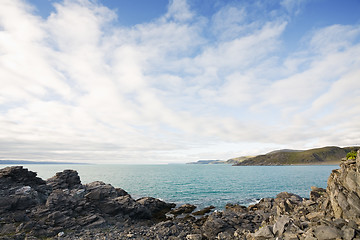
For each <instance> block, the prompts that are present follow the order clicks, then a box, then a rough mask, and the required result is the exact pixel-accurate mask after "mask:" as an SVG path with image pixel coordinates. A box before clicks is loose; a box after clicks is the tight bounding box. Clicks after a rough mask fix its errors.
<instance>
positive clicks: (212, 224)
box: [202, 214, 229, 239]
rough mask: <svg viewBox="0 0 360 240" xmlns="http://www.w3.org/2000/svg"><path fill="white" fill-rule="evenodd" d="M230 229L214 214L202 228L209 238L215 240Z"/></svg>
mask: <svg viewBox="0 0 360 240" xmlns="http://www.w3.org/2000/svg"><path fill="white" fill-rule="evenodd" d="M228 227H229V225H228V223H227V222H225V221H224V220H223V219H221V216H220V215H217V214H212V215H210V216H209V217H208V218H207V220H206V221H205V223H204V225H203V226H202V231H203V232H204V235H205V236H206V237H207V238H209V239H214V238H216V236H217V235H218V234H219V233H220V232H223V231H224V230H225V229H227V228H228Z"/></svg>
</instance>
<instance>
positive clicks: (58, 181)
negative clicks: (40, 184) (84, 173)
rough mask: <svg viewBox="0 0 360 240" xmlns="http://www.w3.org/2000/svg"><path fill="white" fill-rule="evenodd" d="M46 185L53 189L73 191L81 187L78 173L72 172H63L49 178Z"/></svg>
mask: <svg viewBox="0 0 360 240" xmlns="http://www.w3.org/2000/svg"><path fill="white" fill-rule="evenodd" d="M46 183H47V184H48V185H50V186H51V187H52V188H53V189H54V190H55V189H74V188H79V187H80V186H81V181H80V177H79V175H78V173H77V172H76V171H74V170H64V171H62V172H58V173H56V175H55V176H54V177H52V178H49V179H48V180H47V181H46Z"/></svg>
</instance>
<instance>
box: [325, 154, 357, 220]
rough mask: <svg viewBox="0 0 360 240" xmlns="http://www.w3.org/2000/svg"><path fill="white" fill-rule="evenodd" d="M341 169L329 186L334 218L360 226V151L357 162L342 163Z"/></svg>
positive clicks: (337, 170)
mask: <svg viewBox="0 0 360 240" xmlns="http://www.w3.org/2000/svg"><path fill="white" fill-rule="evenodd" d="M340 167H341V168H340V169H336V170H333V172H332V173H331V175H330V177H329V179H328V186H327V194H328V195H329V197H330V202H331V207H332V210H333V213H334V216H335V217H336V218H343V219H346V220H354V221H355V222H356V223H357V224H360V150H359V151H358V153H357V158H356V160H352V159H351V160H346V161H342V163H341V164H340Z"/></svg>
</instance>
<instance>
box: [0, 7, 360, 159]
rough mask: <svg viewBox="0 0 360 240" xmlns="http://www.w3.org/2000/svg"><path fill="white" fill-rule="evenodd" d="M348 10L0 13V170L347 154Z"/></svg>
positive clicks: (355, 11)
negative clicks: (2, 166) (340, 149)
mask: <svg viewBox="0 0 360 240" xmlns="http://www.w3.org/2000/svg"><path fill="white" fill-rule="evenodd" d="M359 12H360V1H358V0H346V1H341V0H278V1H276V0H269V1H260V0H258V1H257V0H254V1H253V0H229V1H224V0H222V1H220V0H188V1H186V0H170V1H166V0H153V1H148V0H131V1H130V0H98V1H96V0H64V1H63V0H1V1H0V159H7V160H9V159H13V160H15V159H16V160H36V161H64V162H79V163H116V164H162V163H184V162H191V161H197V160H200V159H203V160H204V159H222V160H226V159H229V158H233V157H239V156H247V155H257V154H263V153H266V152H269V151H272V150H276V149H283V148H290V149H309V148H315V147H324V146H355V145H356V146H358V145H360V14H359Z"/></svg>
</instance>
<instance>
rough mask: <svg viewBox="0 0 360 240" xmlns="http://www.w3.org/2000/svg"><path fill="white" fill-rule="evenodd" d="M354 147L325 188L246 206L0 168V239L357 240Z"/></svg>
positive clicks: (69, 173)
mask: <svg viewBox="0 0 360 240" xmlns="http://www.w3.org/2000/svg"><path fill="white" fill-rule="evenodd" d="M359 156H360V152H359V151H358V154H357V159H356V160H347V161H342V163H341V164H340V167H341V168H340V169H337V170H334V171H333V172H332V173H331V175H330V177H329V179H328V186H327V189H322V188H317V187H312V188H311V192H310V196H309V198H301V197H300V196H298V195H295V194H292V193H287V192H282V193H279V194H278V195H277V197H276V198H274V199H273V198H264V199H261V200H260V202H259V203H257V204H255V205H251V206H248V207H245V206H240V205H237V204H228V205H227V206H226V208H225V209H224V210H222V211H216V210H215V211H214V209H213V207H211V206H210V207H208V208H205V209H202V210H200V211H195V212H194V210H195V208H196V207H195V206H193V205H190V204H185V205H183V206H179V207H176V206H175V204H172V203H166V202H164V201H161V200H159V199H155V198H151V197H145V198H140V199H137V200H135V199H133V198H132V197H131V196H130V195H129V194H128V193H127V192H126V191H125V190H123V189H120V188H114V187H113V186H111V185H110V184H105V183H103V182H99V181H97V182H93V183H89V184H85V185H84V184H82V183H81V181H80V178H79V176H78V174H77V172H76V171H73V170H65V171H63V172H59V173H57V174H56V175H55V176H54V177H52V178H50V179H48V180H46V181H45V180H42V179H40V178H38V177H36V173H34V172H31V171H28V170H27V169H25V168H23V167H20V166H18V167H8V168H4V169H1V170H0V239H84V240H85V239H186V240H200V239H287V240H293V239H294V240H295V239H306V240H312V239H320V240H321V239H345V240H348V239H349V240H350V239H360V228H359V225H360V197H359V196H360V157H359Z"/></svg>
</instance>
